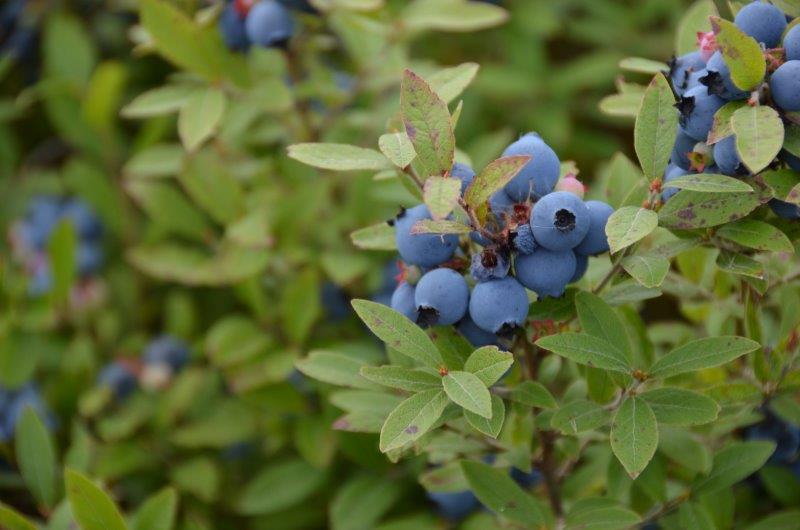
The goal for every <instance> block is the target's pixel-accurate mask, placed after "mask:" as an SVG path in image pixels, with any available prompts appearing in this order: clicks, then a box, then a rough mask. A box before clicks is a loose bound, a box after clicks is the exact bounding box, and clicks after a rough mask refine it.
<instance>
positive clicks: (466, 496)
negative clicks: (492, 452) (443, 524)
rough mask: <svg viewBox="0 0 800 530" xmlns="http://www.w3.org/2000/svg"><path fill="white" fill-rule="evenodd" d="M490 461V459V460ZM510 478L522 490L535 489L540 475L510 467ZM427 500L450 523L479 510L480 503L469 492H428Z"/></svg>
mask: <svg viewBox="0 0 800 530" xmlns="http://www.w3.org/2000/svg"><path fill="white" fill-rule="evenodd" d="M490 460H491V459H490ZM509 474H510V475H511V478H513V479H514V482H516V483H517V484H518V485H519V486H521V487H522V488H524V489H531V488H533V487H535V486H536V485H537V484H538V483H539V482H541V480H542V475H541V473H539V472H538V471H537V470H535V469H534V470H532V471H531V472H530V473H526V472H524V471H520V470H519V469H517V468H515V467H512V468H511V469H510V471H509ZM428 498H429V499H430V500H431V501H432V502H433V503H434V504H435V505H436V507H437V511H438V512H439V515H441V516H442V517H444V518H445V519H449V520H450V521H460V520H461V519H464V518H465V517H467V516H468V515H469V514H471V513H472V512H474V511H475V510H477V509H478V508H480V507H481V506H482V505H481V502H480V501H479V500H478V499H477V497H475V494H474V493H472V491H470V490H464V491H454V492H433V491H431V492H428Z"/></svg>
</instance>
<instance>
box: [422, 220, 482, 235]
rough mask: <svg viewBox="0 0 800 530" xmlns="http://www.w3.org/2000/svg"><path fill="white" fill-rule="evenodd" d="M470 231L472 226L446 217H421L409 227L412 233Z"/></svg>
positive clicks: (458, 232) (467, 232)
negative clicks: (434, 218) (436, 218)
mask: <svg viewBox="0 0 800 530" xmlns="http://www.w3.org/2000/svg"><path fill="white" fill-rule="evenodd" d="M470 232H472V228H470V227H469V226H467V225H465V224H464V223H459V222H458V221H448V220H447V219H443V220H441V221H431V220H430V219H423V220H421V221H417V222H416V223H414V226H412V227H411V233H412V234H469V233H470Z"/></svg>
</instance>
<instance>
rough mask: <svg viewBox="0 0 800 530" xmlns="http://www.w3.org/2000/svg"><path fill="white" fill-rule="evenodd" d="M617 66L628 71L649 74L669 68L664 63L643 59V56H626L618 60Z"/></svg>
mask: <svg viewBox="0 0 800 530" xmlns="http://www.w3.org/2000/svg"><path fill="white" fill-rule="evenodd" d="M619 67H620V68H621V69H622V70H628V71H629V72H636V73H639V74H650V75H657V74H660V73H661V72H665V71H667V70H669V66H668V65H667V64H666V63H662V62H661V61H654V60H652V59H645V58H644V57H626V58H625V59H622V60H621V61H620V62H619Z"/></svg>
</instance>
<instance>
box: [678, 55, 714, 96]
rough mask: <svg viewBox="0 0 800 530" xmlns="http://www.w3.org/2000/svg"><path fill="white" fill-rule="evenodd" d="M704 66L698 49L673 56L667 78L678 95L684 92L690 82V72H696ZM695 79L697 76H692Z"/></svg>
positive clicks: (689, 85)
mask: <svg viewBox="0 0 800 530" xmlns="http://www.w3.org/2000/svg"><path fill="white" fill-rule="evenodd" d="M705 67H706V63H705V61H703V58H702V57H701V56H700V52H699V51H694V52H691V53H687V54H685V55H681V56H680V57H675V58H674V59H672V61H671V62H670V69H669V78H670V81H672V87H673V88H674V89H675V93H676V94H678V95H679V96H680V95H681V94H683V93H684V92H686V91H687V90H688V89H689V88H690V87H691V84H692V80H691V78H692V74H697V73H698V72H700V71H701V70H704V69H705ZM694 77H695V79H697V76H696V75H695V76H694Z"/></svg>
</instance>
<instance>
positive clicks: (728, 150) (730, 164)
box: [714, 135, 748, 176]
mask: <svg viewBox="0 0 800 530" xmlns="http://www.w3.org/2000/svg"><path fill="white" fill-rule="evenodd" d="M714 162H716V164H717V167H718V168H719V170H720V172H722V174H723V175H730V176H735V175H747V173H748V172H747V168H746V167H745V166H744V164H742V159H741V158H739V153H738V152H737V151H736V136H734V135H731V136H728V137H727V138H723V139H722V140H720V141H719V142H717V143H715V144H714Z"/></svg>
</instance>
